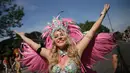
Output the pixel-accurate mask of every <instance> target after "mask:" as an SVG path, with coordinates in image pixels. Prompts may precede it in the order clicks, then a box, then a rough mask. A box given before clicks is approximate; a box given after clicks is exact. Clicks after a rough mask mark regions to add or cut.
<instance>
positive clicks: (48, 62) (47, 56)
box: [15, 4, 115, 73]
mask: <svg viewBox="0 0 130 73" xmlns="http://www.w3.org/2000/svg"><path fill="white" fill-rule="evenodd" d="M108 10H109V4H105V5H104V9H103V11H102V12H101V15H100V17H99V19H98V20H97V21H96V22H95V24H94V25H93V26H92V28H91V29H90V30H89V31H88V32H87V34H86V35H83V34H82V33H81V32H80V28H79V27H78V26H77V25H75V23H74V21H73V20H72V19H70V18H62V19H61V18H59V16H57V17H56V18H54V19H53V20H52V23H50V25H48V26H47V27H45V29H44V31H43V34H42V38H44V39H45V47H42V46H41V44H37V43H35V42H33V41H32V40H31V39H29V38H27V37H26V36H25V35H24V33H18V32H16V31H15V32H16V34H18V35H19V36H20V37H21V38H22V39H23V40H24V42H25V43H22V45H23V48H24V52H21V54H22V55H23V56H24V58H23V59H22V60H21V61H22V63H23V64H25V65H26V66H28V69H29V70H31V71H39V73H48V72H49V73H86V72H88V73H90V72H89V71H90V70H91V67H92V65H93V64H94V63H95V62H96V61H98V60H101V59H104V57H103V56H104V55H105V54H107V53H109V52H110V51H111V50H112V48H114V47H115V42H114V39H113V35H112V34H108V33H101V34H98V35H97V36H94V34H95V32H96V30H97V29H98V28H99V27H100V24H101V22H102V21H103V19H104V17H105V15H106V13H107V12H108ZM39 54H40V55H39ZM91 73H92V72H91Z"/></svg>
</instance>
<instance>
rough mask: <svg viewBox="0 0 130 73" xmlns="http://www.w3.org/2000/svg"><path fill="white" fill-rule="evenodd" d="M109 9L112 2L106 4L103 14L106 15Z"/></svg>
mask: <svg viewBox="0 0 130 73" xmlns="http://www.w3.org/2000/svg"><path fill="white" fill-rule="evenodd" d="M109 9H110V4H105V5H104V9H103V11H102V12H101V15H105V14H106V13H107V11H108V10H109Z"/></svg>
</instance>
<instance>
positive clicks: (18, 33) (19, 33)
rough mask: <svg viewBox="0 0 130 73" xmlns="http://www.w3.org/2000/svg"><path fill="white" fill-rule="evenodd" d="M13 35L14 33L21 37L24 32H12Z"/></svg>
mask: <svg viewBox="0 0 130 73" xmlns="http://www.w3.org/2000/svg"><path fill="white" fill-rule="evenodd" d="M14 33H16V34H17V35H19V36H22V35H24V34H25V33H24V32H17V31H16V30H14Z"/></svg>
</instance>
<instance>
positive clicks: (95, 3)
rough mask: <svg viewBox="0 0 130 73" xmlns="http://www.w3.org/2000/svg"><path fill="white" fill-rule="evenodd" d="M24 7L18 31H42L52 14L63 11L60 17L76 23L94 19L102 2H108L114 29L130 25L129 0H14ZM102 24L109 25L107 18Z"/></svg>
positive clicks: (118, 29)
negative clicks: (70, 19)
mask: <svg viewBox="0 0 130 73" xmlns="http://www.w3.org/2000/svg"><path fill="white" fill-rule="evenodd" d="M16 3H17V4H18V5H21V6H23V7H24V12H25V16H24V17H23V19H22V22H23V24H24V25H23V26H22V27H21V28H15V30H17V31H19V32H32V31H42V30H43V28H44V27H45V26H46V23H47V22H50V21H51V20H52V18H53V16H57V13H58V12H60V11H62V10H63V11H64V13H62V14H61V16H62V17H69V18H72V19H74V20H75V21H76V22H77V23H84V22H85V21H86V20H89V21H96V20H97V19H98V17H99V15H100V12H101V11H102V9H103V7H104V4H105V3H109V4H110V7H111V8H110V10H109V12H108V13H109V16H110V19H111V23H112V26H113V28H114V30H115V31H124V30H125V29H126V27H127V26H128V25H130V0H16ZM103 24H104V25H105V26H107V27H108V28H109V27H110V24H109V21H108V18H107V17H105V19H104V21H103Z"/></svg>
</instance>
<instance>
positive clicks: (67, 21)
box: [42, 15, 83, 48]
mask: <svg viewBox="0 0 130 73" xmlns="http://www.w3.org/2000/svg"><path fill="white" fill-rule="evenodd" d="M58 29H62V30H64V31H65V32H66V33H68V35H69V36H70V37H71V38H72V40H73V41H74V42H78V41H79V40H81V38H82V37H83V34H82V33H81V31H80V27H79V26H77V25H75V22H74V21H73V20H72V19H71V18H60V15H58V16H57V17H53V20H52V22H51V23H48V25H47V26H46V27H45V29H44V30H43V33H42V38H46V41H45V44H46V48H52V39H53V38H54V36H53V33H54V32H55V31H56V30H58Z"/></svg>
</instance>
